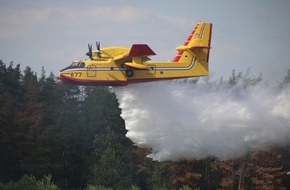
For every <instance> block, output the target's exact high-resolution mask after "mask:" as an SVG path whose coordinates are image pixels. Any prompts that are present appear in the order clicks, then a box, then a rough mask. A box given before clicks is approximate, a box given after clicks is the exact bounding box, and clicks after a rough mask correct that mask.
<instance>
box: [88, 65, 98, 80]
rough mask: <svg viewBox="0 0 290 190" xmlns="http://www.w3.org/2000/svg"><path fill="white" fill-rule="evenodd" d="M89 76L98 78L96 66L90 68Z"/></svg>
mask: <svg viewBox="0 0 290 190" xmlns="http://www.w3.org/2000/svg"><path fill="white" fill-rule="evenodd" d="M87 76H88V77H96V76H97V67H96V66H89V67H88V69H87Z"/></svg>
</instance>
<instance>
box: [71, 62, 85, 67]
mask: <svg viewBox="0 0 290 190" xmlns="http://www.w3.org/2000/svg"><path fill="white" fill-rule="evenodd" d="M71 66H72V67H84V66H85V62H82V61H73V62H72V64H71Z"/></svg>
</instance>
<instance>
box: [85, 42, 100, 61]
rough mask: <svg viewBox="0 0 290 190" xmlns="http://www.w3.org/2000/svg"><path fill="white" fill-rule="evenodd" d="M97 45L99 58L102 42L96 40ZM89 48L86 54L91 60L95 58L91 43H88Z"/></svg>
mask: <svg viewBox="0 0 290 190" xmlns="http://www.w3.org/2000/svg"><path fill="white" fill-rule="evenodd" d="M96 46H97V51H96V54H97V56H98V58H99V59H100V58H101V45H100V42H96ZM88 49H89V51H88V52H87V53H86V55H87V56H89V57H90V59H91V60H93V47H92V45H91V44H88Z"/></svg>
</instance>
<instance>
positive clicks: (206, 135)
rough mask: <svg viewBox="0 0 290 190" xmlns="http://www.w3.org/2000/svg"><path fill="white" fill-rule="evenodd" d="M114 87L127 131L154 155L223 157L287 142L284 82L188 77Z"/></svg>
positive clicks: (289, 108)
mask: <svg viewBox="0 0 290 190" xmlns="http://www.w3.org/2000/svg"><path fill="white" fill-rule="evenodd" d="M248 81H251V80H248ZM114 90H115V93H116V96H117V98H118V101H119V104H120V108H121V109H122V114H121V117H122V118H123V119H124V120H125V124H126V129H127V130H128V132H127V137H128V138H130V139H131V140H132V141H133V142H134V143H135V144H136V145H137V146H140V147H147V148H151V149H152V152H151V154H149V155H148V156H149V157H151V158H153V159H154V160H178V159H181V158H197V159H199V158H204V157H208V156H215V157H217V158H221V159H227V158H231V157H234V156H239V155H241V154H243V153H245V152H246V151H248V150H250V149H259V148H265V147H267V146H269V145H273V144H283V143H286V142H289V140H288V139H289V135H290V102H289V99H290V85H289V84H288V85H287V84H285V85H284V86H283V87H281V86H280V85H277V86H271V85H266V84H265V83H263V82H255V83H253V82H252V83H251V82H250V83H247V80H236V81H235V83H234V84H232V83H231V80H229V81H226V82H223V81H222V82H215V81H214V82H211V81H210V80H199V81H198V82H196V81H194V80H190V79H189V80H174V81H162V82H153V83H143V84H133V85H129V86H126V87H122V88H116V89H114Z"/></svg>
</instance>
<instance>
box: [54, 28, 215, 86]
mask: <svg viewBox="0 0 290 190" xmlns="http://www.w3.org/2000/svg"><path fill="white" fill-rule="evenodd" d="M211 32H212V23H204V22H199V23H198V24H197V25H196V26H195V28H194V29H193V31H192V32H191V33H190V35H189V36H188V38H187V39H186V40H185V42H184V43H183V45H181V46H179V47H177V48H176V50H177V55H176V56H175V57H174V59H173V61H171V62H167V61H163V62H160V61H159V62H157V61H154V62H153V61H149V60H150V58H149V56H152V55H156V54H155V53H154V51H153V50H152V49H151V48H150V47H149V46H148V45H147V44H133V45H132V47H131V49H129V48H125V47H106V48H100V43H99V42H96V45H97V50H95V51H92V46H91V45H88V47H89V52H88V53H87V54H86V55H88V56H89V57H90V60H83V61H74V62H73V63H72V64H71V65H70V66H68V67H66V68H64V69H62V70H61V72H60V79H61V80H62V81H64V82H68V83H72V84H77V85H103V86H124V85H127V84H131V83H140V82H147V81H157V80H168V79H178V78H188V77H199V76H206V75H208V61H209V54H210V44H211Z"/></svg>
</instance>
